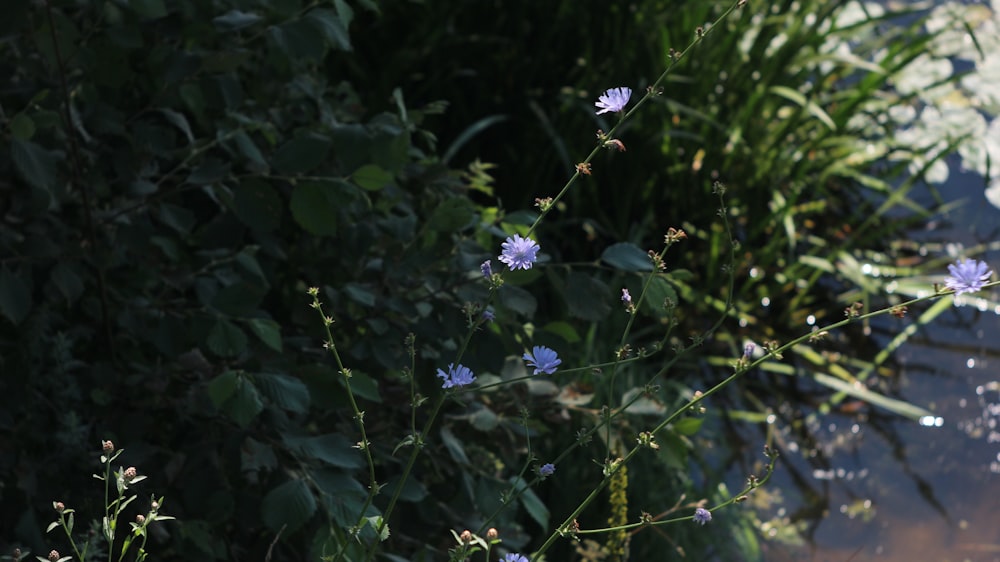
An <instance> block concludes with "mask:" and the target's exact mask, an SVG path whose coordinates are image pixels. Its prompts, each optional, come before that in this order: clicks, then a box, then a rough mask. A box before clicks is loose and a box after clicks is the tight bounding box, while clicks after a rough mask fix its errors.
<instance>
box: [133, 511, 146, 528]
mask: <svg viewBox="0 0 1000 562" xmlns="http://www.w3.org/2000/svg"><path fill="white" fill-rule="evenodd" d="M135 522H136V523H138V524H140V525H142V524H143V523H145V522H146V516H145V515H143V514H141V513H140V514H139V515H136V516H135Z"/></svg>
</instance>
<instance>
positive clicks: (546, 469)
mask: <svg viewBox="0 0 1000 562" xmlns="http://www.w3.org/2000/svg"><path fill="white" fill-rule="evenodd" d="M555 473H556V465H554V464H552V463H550V462H547V463H545V464H543V465H542V466H541V467H540V468H539V469H538V474H540V475H542V476H544V477H546V478H547V477H549V476H552V475H553V474H555Z"/></svg>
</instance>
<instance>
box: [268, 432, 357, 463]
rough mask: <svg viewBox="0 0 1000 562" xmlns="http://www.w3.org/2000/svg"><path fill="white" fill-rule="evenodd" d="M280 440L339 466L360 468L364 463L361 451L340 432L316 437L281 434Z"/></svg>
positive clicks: (299, 450) (292, 447)
mask: <svg viewBox="0 0 1000 562" xmlns="http://www.w3.org/2000/svg"><path fill="white" fill-rule="evenodd" d="M282 440H283V441H284V442H285V444H286V445H288V447H289V448H290V449H293V450H295V452H296V453H298V454H300V455H303V456H306V457H309V458H311V459H314V460H318V461H322V462H325V463H327V464H330V465H333V466H339V467H340V468H349V469H354V468H361V467H363V466H364V465H365V461H364V459H363V458H362V457H361V451H359V450H358V449H357V448H355V446H354V443H351V442H349V441H348V440H347V438H346V437H344V436H343V435H340V434H335V433H331V434H328V435H320V436H318V437H300V436H289V435H283V436H282Z"/></svg>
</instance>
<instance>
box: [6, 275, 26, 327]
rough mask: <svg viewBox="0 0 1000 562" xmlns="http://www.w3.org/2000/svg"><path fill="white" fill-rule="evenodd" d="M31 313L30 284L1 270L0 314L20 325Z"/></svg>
mask: <svg viewBox="0 0 1000 562" xmlns="http://www.w3.org/2000/svg"><path fill="white" fill-rule="evenodd" d="M29 312H31V290H30V287H29V286H28V284H27V283H26V282H25V281H24V280H23V279H21V277H19V276H18V275H15V274H14V273H13V272H11V271H9V270H7V269H3V270H0V314H2V315H3V316H5V317H6V318H7V319H8V320H10V321H11V322H12V323H14V325H15V326H16V325H18V324H20V323H21V322H23V321H24V319H25V318H27V316H28V313H29Z"/></svg>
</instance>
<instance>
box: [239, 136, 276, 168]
mask: <svg viewBox="0 0 1000 562" xmlns="http://www.w3.org/2000/svg"><path fill="white" fill-rule="evenodd" d="M233 142H235V143H236V148H237V149H238V150H239V151H240V154H242V155H243V156H244V157H245V158H246V159H247V160H249V161H250V163H251V164H252V165H251V166H248V167H249V168H250V169H251V170H253V171H256V172H266V171H267V169H268V167H267V160H265V159H264V155H263V154H262V153H261V151H260V149H259V148H257V144H256V143H255V142H253V139H252V138H250V135H248V134H246V133H245V132H243V131H236V132H235V133H233Z"/></svg>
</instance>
